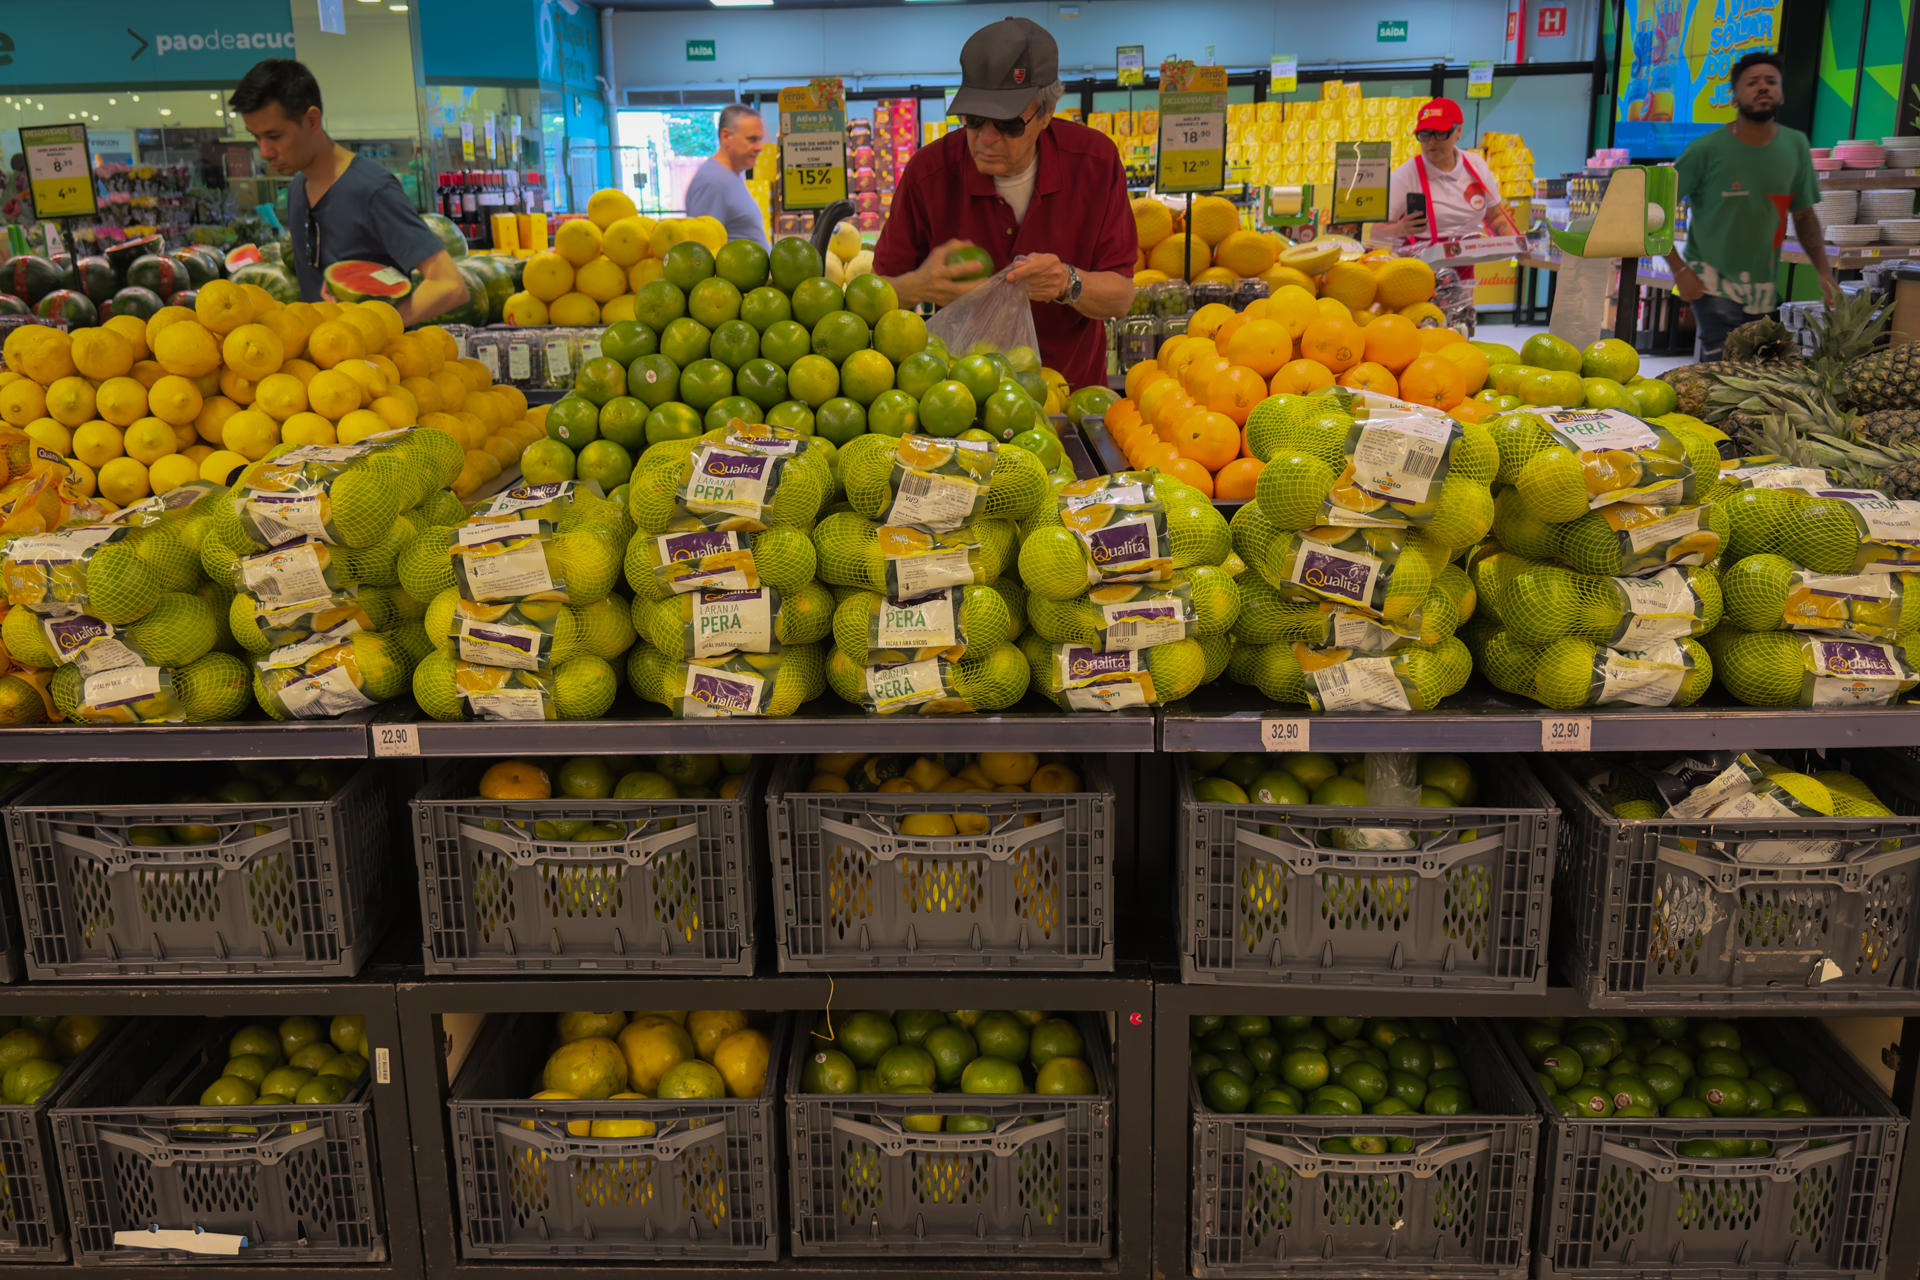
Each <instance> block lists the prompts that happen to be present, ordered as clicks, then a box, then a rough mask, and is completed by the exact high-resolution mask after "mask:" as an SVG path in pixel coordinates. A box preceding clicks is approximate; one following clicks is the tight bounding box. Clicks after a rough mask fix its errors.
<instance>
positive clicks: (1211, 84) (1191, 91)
mask: <svg viewBox="0 0 1920 1280" xmlns="http://www.w3.org/2000/svg"><path fill="white" fill-rule="evenodd" d="M1159 155H1160V163H1159V172H1158V174H1157V175H1156V177H1155V179H1154V186H1155V187H1156V188H1158V189H1159V190H1160V191H1162V192H1165V193H1168V194H1180V193H1183V192H1195V191H1218V190H1219V189H1220V188H1221V187H1224V186H1226V185H1227V69H1226V68H1225V67H1199V66H1195V65H1194V64H1192V63H1190V62H1163V63H1161V64H1160V146H1159Z"/></svg>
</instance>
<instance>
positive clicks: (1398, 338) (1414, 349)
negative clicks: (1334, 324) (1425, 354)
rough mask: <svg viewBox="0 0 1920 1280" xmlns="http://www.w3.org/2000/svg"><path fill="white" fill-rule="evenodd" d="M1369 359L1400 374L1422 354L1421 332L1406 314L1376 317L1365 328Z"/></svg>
mask: <svg viewBox="0 0 1920 1280" xmlns="http://www.w3.org/2000/svg"><path fill="white" fill-rule="evenodd" d="M1365 335H1366V351H1367V359H1369V360H1371V361H1372V362H1373V363H1375V364H1378V365H1384V366H1385V367H1387V368H1388V369H1391V370H1392V371H1393V372H1394V373H1395V374H1398V373H1399V372H1400V371H1401V370H1402V369H1405V368H1406V367H1407V366H1408V365H1410V364H1412V363H1413V361H1414V358H1415V357H1416V356H1418V355H1419V354H1420V333H1419V331H1418V330H1417V329H1415V328H1414V327H1413V321H1411V320H1409V319H1407V318H1406V317H1405V316H1395V315H1385V316H1378V317H1376V318H1375V319H1374V320H1373V321H1372V322H1371V323H1370V324H1368V325H1367V327H1366V330H1365Z"/></svg>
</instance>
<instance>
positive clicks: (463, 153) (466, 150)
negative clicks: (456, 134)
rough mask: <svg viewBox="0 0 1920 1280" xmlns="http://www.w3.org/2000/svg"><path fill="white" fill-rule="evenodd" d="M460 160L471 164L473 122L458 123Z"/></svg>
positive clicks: (463, 121)
mask: <svg viewBox="0 0 1920 1280" xmlns="http://www.w3.org/2000/svg"><path fill="white" fill-rule="evenodd" d="M460 158H461V159H462V160H464V161H466V162H467V163H468V164H472V163H473V121H471V120H462V121H461V122H460Z"/></svg>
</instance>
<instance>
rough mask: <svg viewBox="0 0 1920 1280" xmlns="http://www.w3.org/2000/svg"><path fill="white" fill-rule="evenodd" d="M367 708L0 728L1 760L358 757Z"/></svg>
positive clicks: (363, 749) (363, 740)
mask: <svg viewBox="0 0 1920 1280" xmlns="http://www.w3.org/2000/svg"><path fill="white" fill-rule="evenodd" d="M373 715H374V711H373V709H372V708H368V709H367V710H364V711H356V712H353V713H351V714H349V715H344V716H341V717H339V718H338V719H334V720H292V721H287V722H285V723H282V722H279V721H274V720H237V721H231V722H227V723H222V724H148V725H105V724H37V725H19V726H15V727H12V728H6V729H0V761H5V762H7V763H11V764H36V763H44V764H56V763H62V762H66V761H93V762H99V763H120V762H126V761H142V762H152V761H169V760H364V759H366V757H367V723H368V721H370V720H371V719H372V718H373Z"/></svg>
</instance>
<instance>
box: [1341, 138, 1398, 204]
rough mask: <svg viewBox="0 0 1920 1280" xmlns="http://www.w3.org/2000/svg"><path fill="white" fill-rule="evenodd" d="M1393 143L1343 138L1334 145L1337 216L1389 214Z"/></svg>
mask: <svg viewBox="0 0 1920 1280" xmlns="http://www.w3.org/2000/svg"><path fill="white" fill-rule="evenodd" d="M1392 176H1393V144H1392V143H1389V142H1340V143H1336V144H1334V149H1333V220H1334V221H1335V222H1379V221H1382V220H1384V219H1385V218H1386V216H1387V188H1388V185H1389V182H1390V180H1391V178H1392Z"/></svg>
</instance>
